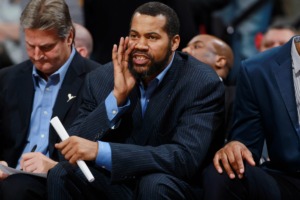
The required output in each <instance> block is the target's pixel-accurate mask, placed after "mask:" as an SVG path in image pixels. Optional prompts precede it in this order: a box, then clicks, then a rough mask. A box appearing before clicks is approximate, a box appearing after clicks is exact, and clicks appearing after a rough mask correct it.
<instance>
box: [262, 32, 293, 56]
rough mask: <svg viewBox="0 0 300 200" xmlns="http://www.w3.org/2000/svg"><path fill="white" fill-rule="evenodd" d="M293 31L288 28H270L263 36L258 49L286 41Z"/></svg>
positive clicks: (263, 49) (276, 45)
mask: <svg viewBox="0 0 300 200" xmlns="http://www.w3.org/2000/svg"><path fill="white" fill-rule="evenodd" d="M294 35H295V33H294V32H293V31H291V30H289V29H271V30H269V31H268V32H267V33H266V34H265V35H264V36H263V40H262V43H261V46H260V49H259V50H260V51H265V50H267V49H270V48H273V47H278V46H281V45H283V44H285V43H286V42H288V41H289V40H290V39H291V38H292V37H293V36H294Z"/></svg>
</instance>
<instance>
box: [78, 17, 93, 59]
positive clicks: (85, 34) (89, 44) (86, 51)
mask: <svg viewBox="0 0 300 200" xmlns="http://www.w3.org/2000/svg"><path fill="white" fill-rule="evenodd" d="M73 25H74V27H75V48H76V50H77V51H78V53H79V54H80V55H81V56H82V57H85V58H89V57H90V55H91V53H92V51H93V38H92V35H91V33H90V32H89V31H88V30H87V29H86V28H85V27H84V26H82V25H80V24H77V23H73Z"/></svg>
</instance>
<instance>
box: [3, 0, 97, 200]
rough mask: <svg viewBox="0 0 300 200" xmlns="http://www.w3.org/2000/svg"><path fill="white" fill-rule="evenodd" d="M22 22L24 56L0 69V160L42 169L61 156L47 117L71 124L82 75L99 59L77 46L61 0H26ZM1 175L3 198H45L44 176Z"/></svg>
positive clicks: (33, 168)
mask: <svg viewBox="0 0 300 200" xmlns="http://www.w3.org/2000/svg"><path fill="white" fill-rule="evenodd" d="M53 13H54V14H53ZM21 27H22V29H23V30H24V35H25V41H26V50H27V53H28V56H29V60H27V61H25V62H22V63H20V64H17V65H15V66H12V67H8V68H5V69H3V70H1V71H0V137H1V140H0V160H1V163H2V164H4V165H8V166H10V167H13V168H17V169H22V170H23V171H24V172H35V173H47V172H48V170H49V169H51V168H52V167H53V166H55V165H56V164H57V162H58V161H59V160H60V159H63V157H62V156H61V155H60V154H59V152H58V151H57V150H56V149H55V148H54V144H55V143H56V142H58V141H59V138H58V136H57V134H56V133H55V132H54V130H53V129H51V128H50V119H51V117H52V116H58V117H59V118H60V119H61V120H62V121H63V124H64V125H65V126H66V127H69V126H70V124H71V123H72V121H73V119H74V118H75V116H76V113H77V109H78V107H79V105H80V103H81V100H82V98H81V89H82V84H83V82H84V78H85V75H86V74H87V73H88V72H90V71H91V70H93V69H95V68H97V67H98V66H100V64H98V63H96V62H93V61H90V60H88V59H85V58H83V57H82V56H80V55H79V53H78V52H76V50H75V47H74V27H73V25H72V20H71V17H70V14H69V10H68V7H67V5H66V4H65V2H64V1H63V0H46V1H40V0H32V1H30V2H29V4H28V5H27V7H26V8H25V9H24V11H23V12H22V15H21ZM35 147H36V149H35V152H31V151H32V149H33V148H35ZM0 179H1V181H0V199H2V200H4V199H45V198H46V191H47V190H46V179H44V178H40V177H37V176H31V175H26V174H14V175H10V176H8V175H7V174H5V173H3V172H2V171H0Z"/></svg>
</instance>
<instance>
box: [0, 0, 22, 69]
mask: <svg viewBox="0 0 300 200" xmlns="http://www.w3.org/2000/svg"><path fill="white" fill-rule="evenodd" d="M20 2H21V1H20V0H0V68H3V67H7V66H9V65H13V64H16V63H19V62H21V60H22V51H21V48H20V26H19V18H20V15H21V5H20Z"/></svg>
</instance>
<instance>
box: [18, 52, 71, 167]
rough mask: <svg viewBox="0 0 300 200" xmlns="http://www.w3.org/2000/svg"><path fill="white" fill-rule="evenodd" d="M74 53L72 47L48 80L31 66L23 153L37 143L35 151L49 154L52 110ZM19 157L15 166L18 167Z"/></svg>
mask: <svg viewBox="0 0 300 200" xmlns="http://www.w3.org/2000/svg"><path fill="white" fill-rule="evenodd" d="M74 55H75V49H74V48H72V53H71V55H70V57H69V59H68V60H67V62H65V64H64V65H63V66H62V67H61V68H59V70H57V71H56V72H55V73H53V74H52V75H51V76H49V77H48V81H46V80H45V79H43V78H42V77H41V76H40V75H39V74H38V72H37V70H36V68H35V67H33V71H32V77H33V85H34V89H35V93H34V101H33V107H32V112H31V118H30V128H29V134H28V139H27V141H28V143H27V144H26V146H25V149H24V151H23V154H24V153H28V152H30V151H31V149H32V148H33V146H34V145H37V148H36V151H37V152H41V153H43V154H44V155H47V156H49V152H48V145H49V128H50V120H51V117H52V110H53V107H54V104H55V101H56V97H57V94H58V92H59V89H60V87H61V84H62V82H63V80H64V77H65V74H66V72H67V70H68V68H69V65H70V63H71V61H72V59H73V57H74ZM20 159H21V158H20ZM20 159H19V162H18V165H17V168H19V167H20Z"/></svg>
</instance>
